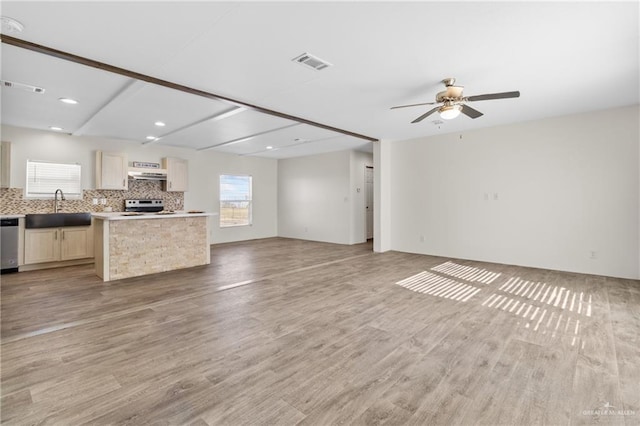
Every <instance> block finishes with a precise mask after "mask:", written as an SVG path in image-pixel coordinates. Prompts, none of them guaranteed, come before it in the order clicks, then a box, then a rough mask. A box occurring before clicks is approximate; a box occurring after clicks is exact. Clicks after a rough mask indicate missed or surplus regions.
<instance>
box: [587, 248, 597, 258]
mask: <svg viewBox="0 0 640 426" xmlns="http://www.w3.org/2000/svg"><path fill="white" fill-rule="evenodd" d="M597 258H598V252H597V251H595V250H591V251H589V259H597Z"/></svg>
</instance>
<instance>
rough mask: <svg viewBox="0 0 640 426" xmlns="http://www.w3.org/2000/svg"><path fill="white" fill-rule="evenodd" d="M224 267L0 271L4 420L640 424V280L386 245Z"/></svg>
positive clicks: (241, 258) (267, 250) (224, 262)
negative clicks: (103, 277)
mask: <svg viewBox="0 0 640 426" xmlns="http://www.w3.org/2000/svg"><path fill="white" fill-rule="evenodd" d="M211 254H212V264H211V265H207V266H203V267H196V268H190V269H185V270H180V271H173V272H171V273H167V274H157V275H152V276H145V277H136V278H131V279H125V280H118V281H113V282H109V283H103V282H101V281H100V280H99V279H97V278H96V277H95V276H94V275H93V269H92V268H91V267H90V266H85V265H82V266H74V267H69V268H61V269H57V270H46V271H32V272H24V273H19V274H12V275H3V276H2V286H1V287H0V292H1V294H0V296H2V297H1V300H0V308H1V319H2V324H1V330H2V341H1V344H0V351H1V353H0V355H1V361H2V365H1V367H2V368H1V370H0V393H1V396H2V398H1V402H0V420H1V422H2V424H3V425H4V424H6V425H20V426H22V425H25V424H42V425H47V424H50V425H76V424H95V425H103V424H113V425H116V424H118V425H120V424H158V425H161V424H162V425H164V424H171V425H175V424H192V425H197V426H212V425H218V424H229V425H239V424H252V425H254V424H313V425H327V424H393V425H395V424H416V425H424V424H433V425H440V424H441V425H469V424H488V425H489V424H490V425H495V424H509V425H516V424H517V425H529V424H531V425H533V424H553V425H556V424H585V425H587V424H594V423H601V424H621V425H622V424H624V425H636V424H640V412H639V411H640V410H639V409H638V406H639V405H640V403H639V400H638V398H639V397H638V395H640V389H638V386H639V383H640V367H638V366H639V365H640V349H639V347H640V344H639V340H638V339H639V334H638V333H640V331H639V330H640V282H639V281H633V280H616V279H609V278H602V277H595V276H588V275H581V274H574V273H565V272H556V271H546V270H540V269H535V268H523V267H517V266H510V265H497V264H490V263H483V262H475V261H468V260H459V259H447V258H442V257H434V256H423V255H416V254H409V253H399V252H386V253H373V252H372V246H371V243H368V244H362V245H355V246H344V245H334V244H327V243H315V242H309V241H300V240H290V239H285V238H268V239H264V240H256V241H248V242H239V243H230V244H222V245H216V246H213V247H212V250H211ZM274 259H277V261H275V260H274ZM417 274H423V275H420V276H422V277H429V279H430V280H433V282H431V283H426V282H425V283H421V284H420V287H418V286H401V285H398V284H396V283H398V282H400V281H402V280H406V279H409V278H411V277H415V276H417ZM425 274H426V275H425ZM487 277H489V278H490V279H487ZM443 283H444V284H443ZM426 286H431V287H429V288H427V287H426ZM425 289H427V290H426V291H423V290H425ZM463 289H464V291H467V290H468V289H472V290H474V293H473V296H472V297H470V298H469V299H467V300H461V299H459V298H458V299H456V297H457V295H459V293H458V292H459V291H461V290H463ZM476 289H477V291H475V290H476ZM534 290H535V291H534ZM612 407H615V408H612ZM605 409H606V410H607V411H603V410H605Z"/></svg>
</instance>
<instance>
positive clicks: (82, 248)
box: [24, 226, 93, 265]
mask: <svg viewBox="0 0 640 426" xmlns="http://www.w3.org/2000/svg"><path fill="white" fill-rule="evenodd" d="M91 257H93V227H91V226H74V227H65V228H43V229H25V231H24V263H25V265H30V264H35V263H46V262H60V261H64V260H74V259H85V258H91Z"/></svg>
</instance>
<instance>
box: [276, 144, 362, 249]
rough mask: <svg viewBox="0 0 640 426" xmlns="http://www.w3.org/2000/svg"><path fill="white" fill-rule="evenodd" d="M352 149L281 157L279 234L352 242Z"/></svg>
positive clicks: (333, 241) (336, 241) (279, 170)
mask: <svg viewBox="0 0 640 426" xmlns="http://www.w3.org/2000/svg"><path fill="white" fill-rule="evenodd" d="M350 165H351V153H350V152H349V151H340V152H332V153H329V154H320V155H312V156H307V157H298V158H288V159H283V160H279V161H278V234H279V235H280V236H281V237H288V238H299V239H305V240H312V241H325V242H332V243H338V244H349V243H350V242H351V230H350V228H351V209H352V205H351V197H350V195H351V191H350V178H351V174H350Z"/></svg>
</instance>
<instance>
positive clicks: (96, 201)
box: [93, 198, 98, 206]
mask: <svg viewBox="0 0 640 426" xmlns="http://www.w3.org/2000/svg"><path fill="white" fill-rule="evenodd" d="M93 205H94V206H97V205H98V199H97V198H94V199H93Z"/></svg>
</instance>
